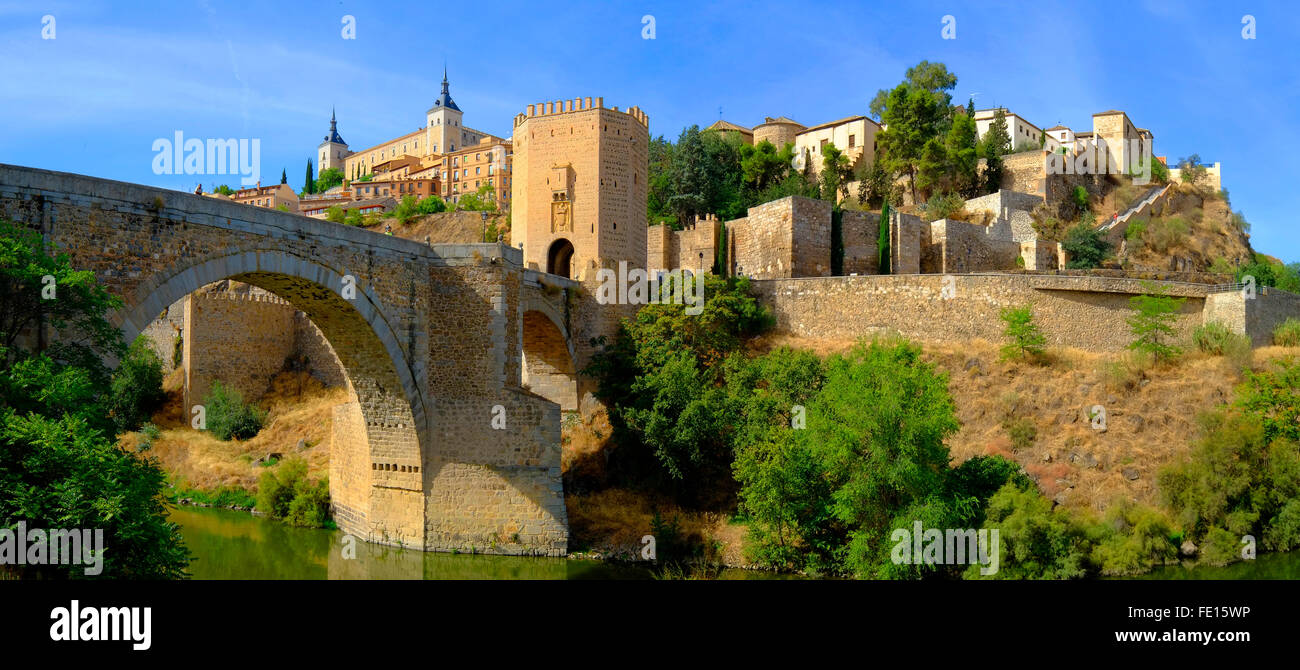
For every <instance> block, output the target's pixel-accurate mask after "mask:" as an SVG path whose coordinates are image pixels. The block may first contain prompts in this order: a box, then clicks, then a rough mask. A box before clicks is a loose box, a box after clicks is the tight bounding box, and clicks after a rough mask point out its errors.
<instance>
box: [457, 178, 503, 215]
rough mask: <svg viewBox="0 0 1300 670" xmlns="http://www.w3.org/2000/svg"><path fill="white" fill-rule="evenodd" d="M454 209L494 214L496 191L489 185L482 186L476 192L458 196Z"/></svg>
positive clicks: (495, 209)
mask: <svg viewBox="0 0 1300 670" xmlns="http://www.w3.org/2000/svg"><path fill="white" fill-rule="evenodd" d="M456 209H457V210H461V211H466V212H495V211H497V201H496V191H494V190H493V188H492V185H491V184H483V185H482V186H479V187H478V190H477V191H475V192H473V193H466V194H465V195H462V196H460V199H459V200H458V201H457V202H456Z"/></svg>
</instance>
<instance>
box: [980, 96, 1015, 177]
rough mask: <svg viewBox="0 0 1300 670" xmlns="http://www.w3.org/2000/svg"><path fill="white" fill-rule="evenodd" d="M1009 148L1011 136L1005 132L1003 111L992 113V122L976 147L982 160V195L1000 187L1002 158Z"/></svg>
mask: <svg viewBox="0 0 1300 670" xmlns="http://www.w3.org/2000/svg"><path fill="white" fill-rule="evenodd" d="M1010 146H1011V135H1010V134H1009V133H1008V132H1007V118H1006V113H1005V111H1004V110H1002V109H999V110H997V111H996V112H994V115H993V122H992V123H991V124H989V129H988V130H987V131H985V133H984V137H982V138H980V141H979V144H977V145H976V153H977V154H978V155H979V157H980V158H983V159H984V180H983V181H984V184H983V188H982V189H981V190H982V191H983V192H984V193H993V192H994V191H997V190H998V189H999V188H1001V187H1002V172H1003V164H1002V156H1004V155H1006V153H1007V149H1008V148H1009V147H1010Z"/></svg>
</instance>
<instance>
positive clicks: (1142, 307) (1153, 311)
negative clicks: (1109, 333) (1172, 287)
mask: <svg viewBox="0 0 1300 670" xmlns="http://www.w3.org/2000/svg"><path fill="white" fill-rule="evenodd" d="M1142 290H1143V291H1144V292H1145V293H1144V294H1143V295H1135V296H1133V297H1132V298H1129V306H1130V307H1132V308H1133V312H1134V313H1133V315H1132V316H1130V317H1128V319H1127V321H1128V324H1129V326H1130V327H1131V328H1132V330H1133V338H1134V339H1133V341H1132V342H1131V343H1129V345H1128V348H1129V349H1133V350H1135V351H1141V352H1145V353H1149V354H1151V355H1152V356H1154V357H1155V358H1156V359H1157V360H1158V359H1162V358H1170V357H1173V356H1176V355H1178V354H1179V353H1180V351H1181V350H1180V349H1179V348H1178V347H1176V346H1173V345H1172V344H1169V342H1170V340H1172V339H1173V338H1174V336H1175V335H1176V333H1177V331H1175V330H1174V323H1175V322H1176V321H1177V320H1178V311H1179V310H1180V309H1182V306H1183V303H1184V302H1185V301H1186V300H1187V299H1186V298H1174V297H1172V296H1170V295H1169V294H1168V289H1167V288H1166V287H1164V286H1157V285H1156V284H1153V283H1151V282H1143V283H1142Z"/></svg>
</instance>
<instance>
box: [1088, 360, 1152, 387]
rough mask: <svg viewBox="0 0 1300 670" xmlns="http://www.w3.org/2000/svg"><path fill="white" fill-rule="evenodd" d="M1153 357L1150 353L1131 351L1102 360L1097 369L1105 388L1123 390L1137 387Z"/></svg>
mask: <svg viewBox="0 0 1300 670" xmlns="http://www.w3.org/2000/svg"><path fill="white" fill-rule="evenodd" d="M1152 363H1154V359H1153V358H1152V356H1151V355H1150V354H1147V353H1144V352H1141V351H1132V352H1129V353H1127V354H1124V355H1122V356H1120V357H1119V358H1116V359H1109V360H1104V361H1102V363H1101V367H1100V369H1099V375H1100V377H1101V380H1102V383H1104V384H1105V385H1106V387H1107V388H1110V389H1113V390H1116V391H1123V390H1128V389H1133V388H1137V385H1138V384H1139V383H1141V381H1142V378H1143V377H1144V376H1145V373H1146V371H1147V369H1148V368H1150V367H1151V364H1152Z"/></svg>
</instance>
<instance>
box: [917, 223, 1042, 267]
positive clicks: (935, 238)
mask: <svg viewBox="0 0 1300 670" xmlns="http://www.w3.org/2000/svg"><path fill="white" fill-rule="evenodd" d="M988 233H989V227H988V226H982V225H979V224H974V223H967V222H965V221H952V220H948V219H939V220H938V221H932V222H931V223H930V244H929V247H928V248H929V249H930V250H932V251H933V252H934V253H933V257H930V258H926V259H925V262H923V263H922V265H921V272H925V273H932V272H940V273H954V272H989V271H997V270H1010V269H1012V268H1014V267H1016V258H1017V257H1019V256H1020V244H1019V243H1017V242H1012V241H1010V240H995V239H991V238H990V237H989V235H988Z"/></svg>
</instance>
